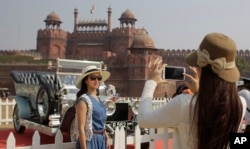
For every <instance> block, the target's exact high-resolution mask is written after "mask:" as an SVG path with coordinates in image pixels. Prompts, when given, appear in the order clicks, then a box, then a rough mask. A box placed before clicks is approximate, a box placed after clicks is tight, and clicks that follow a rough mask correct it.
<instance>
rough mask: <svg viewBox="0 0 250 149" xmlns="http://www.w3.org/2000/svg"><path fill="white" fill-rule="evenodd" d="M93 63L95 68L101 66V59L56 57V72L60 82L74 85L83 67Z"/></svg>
mask: <svg viewBox="0 0 250 149" xmlns="http://www.w3.org/2000/svg"><path fill="white" fill-rule="evenodd" d="M89 65H95V66H96V67H97V68H100V69H102V68H103V62H102V61H86V60H70V59H59V58H58V59H57V64H56V70H57V71H56V74H57V76H58V79H59V81H60V84H62V85H63V84H64V85H75V82H76V79H77V77H78V76H79V75H80V74H81V71H82V69H83V68H84V67H86V66H89Z"/></svg>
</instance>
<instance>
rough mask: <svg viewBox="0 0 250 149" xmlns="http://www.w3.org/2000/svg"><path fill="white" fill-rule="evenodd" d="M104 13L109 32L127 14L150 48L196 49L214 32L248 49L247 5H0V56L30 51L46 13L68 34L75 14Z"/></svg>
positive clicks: (22, 1)
mask: <svg viewBox="0 0 250 149" xmlns="http://www.w3.org/2000/svg"><path fill="white" fill-rule="evenodd" d="M93 5H94V7H95V10H94V13H93V14H91V13H90V9H91V7H92V6H93ZM108 7H111V8H112V28H117V27H119V26H120V22H119V20H118V19H119V18H120V16H121V14H122V13H123V12H124V11H125V10H127V9H129V10H130V11H132V12H133V13H134V15H135V17H136V19H137V21H136V24H135V27H136V28H145V29H146V30H147V31H148V33H149V36H150V37H151V38H152V39H153V41H154V44H155V47H156V48H161V49H196V48H197V47H198V46H199V43H200V42H201V40H202V38H203V37H204V36H205V35H206V34H207V33H210V32H220V33H224V34H226V35H228V36H230V37H231V38H232V39H234V40H235V42H236V44H237V47H238V49H243V50H245V49H250V0H1V5H0V50H13V49H20V50H25V49H36V37H37V31H38V30H39V29H44V28H45V22H44V20H45V19H46V17H47V15H48V14H50V13H51V12H52V11H55V12H56V13H57V14H58V15H59V16H60V18H61V21H62V22H63V23H62V24H61V29H63V30H65V31H68V32H72V31H73V22H74V15H73V12H74V9H75V8H77V9H78V19H81V20H95V19H106V20H107V9H108Z"/></svg>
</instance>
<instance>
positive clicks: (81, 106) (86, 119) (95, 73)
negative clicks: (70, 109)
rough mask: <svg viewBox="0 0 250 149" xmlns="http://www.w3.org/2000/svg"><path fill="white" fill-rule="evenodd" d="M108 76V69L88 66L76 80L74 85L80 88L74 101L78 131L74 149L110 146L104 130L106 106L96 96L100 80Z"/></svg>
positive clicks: (101, 148) (93, 148)
mask: <svg viewBox="0 0 250 149" xmlns="http://www.w3.org/2000/svg"><path fill="white" fill-rule="evenodd" d="M109 76H110V73H109V72H108V71H103V70H100V69H98V68H97V67H96V66H88V67H85V68H84V69H83V70H82V75H80V76H79V77H78V79H77V81H76V87H77V88H79V89H80V90H79V92H78V93H77V100H76V103H75V106H76V122H77V126H78V133H79V136H78V140H77V143H76V149H107V148H110V144H109V138H108V135H107V133H106V131H105V123H106V107H105V105H104V104H103V103H102V102H101V100H100V99H99V97H98V88H99V86H100V82H101V81H105V80H107V79H108V78H109Z"/></svg>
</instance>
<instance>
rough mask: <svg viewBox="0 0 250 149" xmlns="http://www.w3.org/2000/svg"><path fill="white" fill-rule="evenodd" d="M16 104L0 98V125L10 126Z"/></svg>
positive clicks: (9, 99)
mask: <svg viewBox="0 0 250 149" xmlns="http://www.w3.org/2000/svg"><path fill="white" fill-rule="evenodd" d="M15 104H16V102H15V100H14V99H11V98H4V99H1V98H0V125H8V124H12V112H13V109H14V106H15Z"/></svg>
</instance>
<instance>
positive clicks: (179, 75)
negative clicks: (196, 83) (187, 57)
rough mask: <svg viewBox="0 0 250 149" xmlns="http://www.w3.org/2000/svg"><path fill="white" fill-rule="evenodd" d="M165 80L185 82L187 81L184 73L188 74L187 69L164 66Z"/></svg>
mask: <svg viewBox="0 0 250 149" xmlns="http://www.w3.org/2000/svg"><path fill="white" fill-rule="evenodd" d="M163 67H164V68H163V79H165V80H176V81H183V80H185V76H184V75H183V73H186V68H185V67H179V66H167V65H165V66H163Z"/></svg>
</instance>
